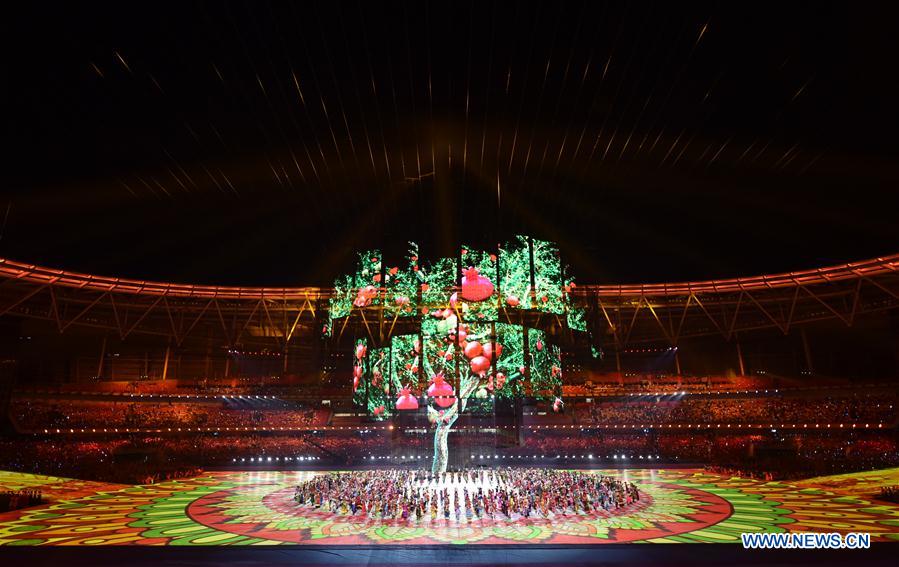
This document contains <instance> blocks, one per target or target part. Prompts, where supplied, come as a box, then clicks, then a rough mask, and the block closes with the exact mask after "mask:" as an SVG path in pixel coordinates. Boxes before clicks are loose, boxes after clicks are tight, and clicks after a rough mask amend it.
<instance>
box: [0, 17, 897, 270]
mask: <svg viewBox="0 0 899 567" xmlns="http://www.w3.org/2000/svg"><path fill="white" fill-rule="evenodd" d="M28 4H29V7H28V8H21V7H20V8H17V9H14V10H13V11H12V12H10V13H8V14H6V15H5V18H4V19H5V20H6V24H7V26H6V27H7V30H8V31H7V32H5V36H6V39H7V40H8V41H7V45H8V46H7V48H6V49H4V59H5V61H4V78H3V82H4V89H3V92H4V95H5V96H4V99H5V101H6V102H5V111H6V112H5V120H4V125H5V127H4V128H3V133H4V137H5V138H6V140H5V143H4V148H5V149H4V158H5V159H4V160H3V161H4V167H3V168H2V174H0V175H2V184H0V187H2V189H0V190H2V194H0V217H2V229H0V230H2V233H0V256H3V257H6V258H11V259H15V260H18V261H25V262H33V263H37V264H43V265H49V266H53V267H61V268H65V269H70V270H78V271H86V272H94V273H98V274H103V275H115V276H126V277H136V278H146V279H154V280H167V281H178V282H190V283H212V284H235V285H239V284H244V285H278V286H280V285H287V286H290V285H306V284H309V285H313V284H328V283H329V282H330V281H331V280H332V279H333V277H334V276H335V275H336V274H337V273H339V272H341V271H343V270H345V269H347V268H348V267H349V263H350V261H351V257H352V251H353V250H355V249H358V248H363V247H375V246H381V247H384V248H385V249H387V250H388V251H389V253H390V254H395V255H396V257H399V255H400V254H401V253H402V252H403V251H404V249H405V242H406V241H408V240H415V241H417V242H420V243H421V244H422V252H423V255H424V256H426V257H428V256H430V257H436V256H438V255H441V254H447V253H451V252H452V251H453V250H456V249H457V245H458V244H460V243H465V244H468V245H473V246H492V245H495V243H496V242H498V241H501V240H504V239H506V238H508V237H509V235H512V234H516V233H526V234H531V235H533V236H536V237H541V238H547V239H552V240H556V241H558V242H559V243H560V245H561V247H562V250H563V254H564V256H565V259H566V261H567V262H568V263H570V264H571V265H572V266H573V269H574V272H575V273H576V274H577V275H578V276H579V278H578V279H579V281H581V282H585V283H587V282H589V283H617V282H636V281H673V280H685V279H704V278H712V277H730V276H741V275H755V274H759V273H765V272H777V271H787V270H794V269H803V268H810V267H817V266H822V265H827V264H831V263H837V262H844V261H851V260H857V259H865V258H869V257H873V256H877V255H884V254H891V253H895V252H899V222H897V221H896V217H897V215H896V211H897V210H899V183H897V182H899V160H897V147H899V144H897V140H896V126H897V124H899V120H897V115H899V106H897V101H899V87H897V84H899V83H897V81H899V79H897V76H899V74H897V68H899V66H897V62H896V60H897V55H899V39H897V38H899V33H897V27H899V26H897V23H896V22H897V21H899V18H897V14H895V13H887V12H886V11H885V7H884V6H885V5H886V3H884V6H878V5H877V4H874V3H871V4H867V3H861V2H846V3H827V2H807V3H798V2H796V3H783V2H774V3H763V2H746V3H731V2H728V3H721V4H712V3H709V4H706V3H685V2H647V3H627V4H617V3H616V4H606V3H599V2H592V1H589V2H558V1H553V2H546V3H542V4H540V3H531V2H508V3H501V2H496V3H490V2H484V1H478V2H472V3H465V2H457V1H453V2H449V1H447V2H430V3H428V2H420V1H416V2H406V3H388V2H317V3H312V2H302V3H301V2H273V3H267V2H246V3H241V2H229V3H219V2H204V3H190V2H171V3H166V2H141V3H137V2H116V3H109V4H103V3H98V2H64V3H49V2H39V3H38V2H34V3H28Z"/></svg>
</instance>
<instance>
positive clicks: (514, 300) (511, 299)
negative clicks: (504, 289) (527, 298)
mask: <svg viewBox="0 0 899 567" xmlns="http://www.w3.org/2000/svg"><path fill="white" fill-rule="evenodd" d="M506 303H507V304H508V305H509V307H518V304H519V303H521V302H520V301H519V300H518V297H516V296H514V295H507V296H506Z"/></svg>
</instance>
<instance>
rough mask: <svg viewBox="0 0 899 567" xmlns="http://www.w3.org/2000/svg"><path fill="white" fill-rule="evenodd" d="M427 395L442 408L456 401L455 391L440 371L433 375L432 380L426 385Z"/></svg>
mask: <svg viewBox="0 0 899 567" xmlns="http://www.w3.org/2000/svg"><path fill="white" fill-rule="evenodd" d="M428 395H429V396H431V397H432V398H434V402H435V403H436V404H437V405H438V406H440V407H442V408H448V407H450V406H451V405H453V404H454V403H456V398H455V395H456V392H455V391H454V390H453V387H452V386H450V385H449V384H448V383H447V381H446V380H445V379H444V378H443V374H442V373H439V374H436V375H434V379H433V382H432V383H431V385H430V386H428Z"/></svg>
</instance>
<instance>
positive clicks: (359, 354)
mask: <svg viewBox="0 0 899 567" xmlns="http://www.w3.org/2000/svg"><path fill="white" fill-rule="evenodd" d="M367 350H368V349H367V348H366V347H365V345H356V359H357V360H362V359H363V358H364V357H365V353H366V351H367Z"/></svg>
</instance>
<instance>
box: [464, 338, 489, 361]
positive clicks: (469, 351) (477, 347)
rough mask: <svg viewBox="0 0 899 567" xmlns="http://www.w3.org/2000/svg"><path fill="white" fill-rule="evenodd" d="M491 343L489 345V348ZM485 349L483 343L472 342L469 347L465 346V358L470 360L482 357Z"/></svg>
mask: <svg viewBox="0 0 899 567" xmlns="http://www.w3.org/2000/svg"><path fill="white" fill-rule="evenodd" d="M489 344H490V343H487V345H485V346H488V345H489ZM483 350H484V349H483V347H481V343H479V342H478V341H471V342H470V343H468V344H467V345H465V356H467V357H468V360H471V359H473V358H474V357H476V356H480V355H481V352H483Z"/></svg>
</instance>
